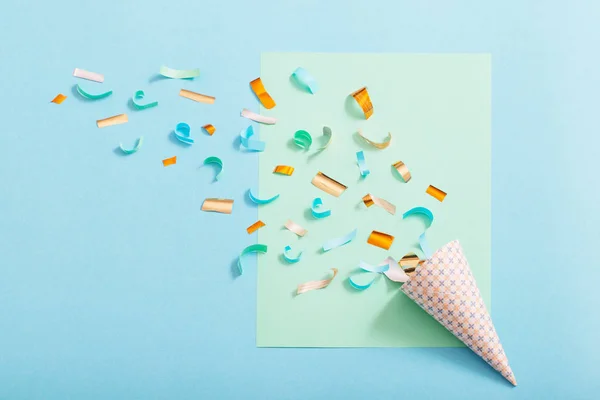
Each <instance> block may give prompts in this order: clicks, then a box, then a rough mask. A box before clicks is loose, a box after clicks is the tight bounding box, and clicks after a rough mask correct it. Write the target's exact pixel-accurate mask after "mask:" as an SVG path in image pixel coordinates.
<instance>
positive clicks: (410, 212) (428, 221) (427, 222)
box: [402, 207, 433, 258]
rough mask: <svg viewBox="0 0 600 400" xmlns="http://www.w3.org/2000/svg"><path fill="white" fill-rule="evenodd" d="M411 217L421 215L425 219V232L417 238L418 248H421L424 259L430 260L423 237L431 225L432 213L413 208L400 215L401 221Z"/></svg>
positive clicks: (429, 251)
mask: <svg viewBox="0 0 600 400" xmlns="http://www.w3.org/2000/svg"><path fill="white" fill-rule="evenodd" d="M412 215H422V216H424V217H425V231H424V232H423V233H422V234H421V235H420V236H419V246H421V250H422V251H423V254H424V255H425V258H430V257H431V250H429V245H428V243H427V237H426V236H425V233H426V232H427V229H429V227H430V226H431V224H432V223H433V213H432V212H431V210H429V209H428V208H425V207H414V208H411V209H410V210H408V211H407V212H405V213H404V214H403V215H402V219H405V218H408V217H410V216H412Z"/></svg>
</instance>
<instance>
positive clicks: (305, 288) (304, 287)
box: [296, 268, 338, 295]
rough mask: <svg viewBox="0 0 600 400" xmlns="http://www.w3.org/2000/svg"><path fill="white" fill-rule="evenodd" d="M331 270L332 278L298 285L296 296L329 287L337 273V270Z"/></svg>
mask: <svg viewBox="0 0 600 400" xmlns="http://www.w3.org/2000/svg"><path fill="white" fill-rule="evenodd" d="M331 270H332V271H333V276H332V277H331V278H329V279H323V280H320V281H310V282H306V283H302V284H300V285H298V289H297V290H296V295H299V294H302V293H306V292H310V291H311V290H317V289H324V288H326V287H327V286H329V284H330V283H331V281H333V279H334V278H335V276H336V275H337V273H338V269H337V268H331Z"/></svg>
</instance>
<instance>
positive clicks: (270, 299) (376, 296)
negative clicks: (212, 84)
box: [256, 53, 491, 347]
mask: <svg viewBox="0 0 600 400" xmlns="http://www.w3.org/2000/svg"><path fill="white" fill-rule="evenodd" d="M297 67H303V68H305V69H306V70H308V71H309V72H310V73H311V74H312V75H313V76H314V77H315V79H316V80H317V82H318V83H319V87H320V88H319V91H318V92H317V93H316V94H314V95H312V94H310V93H308V92H306V91H304V90H302V89H300V88H298V87H296V86H295V85H294V82H293V81H292V80H290V75H291V74H292V72H293V71H294V70H295V69H296V68H297ZM261 78H262V81H263V83H264V85H265V88H266V89H267V91H268V92H269V93H270V95H271V96H272V97H273V99H274V100H275V101H276V103H277V106H276V107H275V108H274V109H272V110H265V109H264V108H262V109H261V113H262V114H263V115H268V116H274V117H276V118H277V119H278V121H277V124H276V125H272V126H265V125H263V126H261V127H260V138H261V140H264V141H265V142H266V143H267V147H266V150H265V152H264V153H261V154H260V157H259V168H260V170H259V193H260V196H272V195H274V194H276V193H280V194H281V197H280V198H279V199H278V200H277V201H275V202H273V203H272V204H269V205H265V206H260V208H259V219H261V220H262V221H264V222H265V223H266V227H265V228H263V229H261V230H259V231H258V236H259V242H260V243H265V244H268V245H269V253H268V254H264V255H261V256H260V257H258V260H259V261H258V286H257V287H258V289H257V290H258V294H257V297H258V300H257V302H258V304H257V339H256V342H257V346H261V347H460V346H462V344H461V343H460V341H458V340H457V339H456V338H455V337H454V336H453V335H452V334H450V333H449V332H448V331H446V330H445V328H443V327H442V326H441V325H440V324H438V323H437V322H436V321H435V320H434V319H433V318H432V317H430V316H429V315H428V314H427V313H425V312H424V311H423V310H421V309H420V308H419V307H418V306H417V305H416V304H415V303H414V302H412V301H411V300H410V299H408V298H407V297H406V296H405V295H404V294H403V293H402V292H401V291H400V290H399V288H400V285H399V284H398V283H394V282H390V281H389V280H387V279H386V278H385V277H381V278H380V279H379V280H378V281H376V282H375V283H374V284H373V285H372V286H371V287H370V288H369V289H368V290H366V291H364V292H358V291H356V290H355V289H353V288H352V287H351V286H350V285H349V284H348V276H349V275H350V274H351V273H353V272H354V271H356V268H357V266H358V263H359V261H360V260H364V261H366V262H368V263H370V264H373V265H375V264H378V263H379V262H380V261H382V260H383V259H384V258H385V257H387V256H392V257H394V258H396V259H397V260H399V259H400V258H401V257H402V256H403V255H404V254H406V253H407V252H410V251H416V250H418V237H419V235H420V234H421V232H422V231H423V228H424V222H423V221H422V220H420V219H419V218H410V219H407V220H402V213H403V212H405V211H406V210H408V209H410V208H412V207H416V206H424V207H427V208H429V209H430V210H431V211H432V212H433V214H434V216H435V220H434V222H433V225H432V227H431V228H430V229H429V231H428V233H427V237H428V239H429V244H430V247H431V249H432V250H435V249H437V248H439V247H440V246H442V245H443V244H445V243H447V242H449V241H451V240H454V239H459V240H460V241H461V243H462V246H463V248H464V251H465V253H466V256H467V258H468V260H469V263H470V266H471V268H472V270H473V274H474V276H475V278H476V280H477V283H478V285H479V289H480V291H481V293H482V295H483V298H484V301H485V302H486V304H487V305H488V307H489V306H490V295H491V293H490V286H491V284H490V260H491V254H490V253H491V133H490V125H491V59H490V56H489V55H487V54H441V55H437V54H318V53H314V54H312V53H263V54H262V57H261ZM363 86H367V88H368V91H369V95H370V97H371V101H372V103H373V107H374V113H373V116H372V117H371V118H369V119H368V120H365V118H364V116H363V115H362V114H361V112H360V109H359V108H358V106H357V104H356V102H355V101H354V99H353V98H352V97H350V96H349V95H350V94H351V93H352V92H354V91H355V90H357V89H359V88H361V87H363ZM324 125H326V126H329V127H331V129H332V131H333V140H332V142H331V144H330V145H329V147H328V148H327V149H326V150H324V151H323V152H322V153H321V154H316V155H315V152H316V150H317V148H318V147H320V146H321V145H322V144H321V143H322V142H321V140H322V138H321V135H322V128H323V126H324ZM358 128H361V129H362V131H363V133H364V135H365V136H367V137H369V138H370V139H371V140H374V141H382V140H383V139H384V138H385V137H386V135H387V133H388V132H391V133H392V142H391V145H390V146H389V147H388V148H387V149H384V150H377V149H375V148H373V147H371V146H369V145H368V144H366V143H364V142H363V141H362V140H361V139H360V138H358V137H357V135H356V131H357V129H358ZM299 129H304V130H306V131H308V132H309V133H310V134H311V135H312V137H313V145H312V148H311V149H310V150H309V151H308V152H304V151H302V150H301V149H299V148H298V147H296V146H295V145H294V143H293V134H294V132H296V131H297V130H299ZM359 150H364V154H365V158H366V163H367V166H368V168H369V169H370V171H371V174H370V175H369V176H367V177H366V178H361V176H360V171H359V168H358V165H357V162H356V152H357V151H359ZM399 160H402V161H403V162H404V163H405V164H406V165H407V166H408V168H409V170H410V172H411V174H412V180H411V181H410V182H408V183H404V182H402V181H401V180H400V179H399V178H398V177H397V176H395V175H394V174H392V167H391V166H392V164H393V163H395V162H396V161H399ZM279 164H284V165H291V166H293V167H295V171H294V174H293V175H292V176H283V175H276V174H273V173H272V171H273V168H274V167H275V166H276V165H279ZM319 171H321V172H323V173H325V174H326V175H328V176H330V177H331V178H333V179H336V180H337V181H339V182H341V183H343V184H344V185H346V186H348V189H347V190H346V191H345V192H344V193H343V194H342V195H341V196H340V197H339V198H336V197H333V196H331V195H329V194H327V193H325V192H323V191H321V190H319V189H318V188H316V187H314V186H313V185H312V184H311V180H312V178H313V177H314V176H315V175H316V174H317V172H319ZM429 185H434V186H436V187H438V188H440V189H442V190H444V191H445V192H447V193H448V195H447V197H446V199H445V200H444V201H443V202H442V203H440V202H439V201H437V200H436V199H434V198H433V197H431V196H429V195H428V194H426V193H425V190H426V189H427V187H428V186H429ZM367 193H371V194H373V195H374V196H377V197H381V198H383V199H386V200H387V201H389V202H391V203H392V204H395V205H396V206H397V213H396V215H395V216H392V215H390V214H388V213H387V212H386V211H385V210H383V209H381V208H378V207H375V206H373V207H371V208H366V207H365V206H364V204H363V203H362V201H361V198H362V197H363V196H364V195H365V194H367ZM315 197H321V198H322V199H323V203H324V207H326V208H330V209H331V210H332V215H331V216H330V217H328V218H325V219H323V220H316V219H314V218H313V217H312V215H311V212H310V206H311V203H312V200H313V199H314V198H315ZM288 219H291V220H293V221H294V222H296V223H298V224H299V225H301V226H303V227H304V228H306V229H307V230H308V233H307V234H306V235H305V236H304V237H302V238H298V237H297V236H296V235H295V234H293V233H291V232H289V231H287V230H285V228H283V225H284V224H285V222H286V221H287V220H288ZM354 228H358V235H357V237H356V239H355V240H354V241H352V242H351V243H349V244H347V245H345V246H343V247H340V248H337V249H333V250H331V251H329V252H327V253H322V251H321V246H322V244H323V243H324V242H326V241H327V240H329V239H331V238H335V237H340V236H343V235H345V234H347V233H348V232H350V231H352V230H353V229H354ZM372 230H379V231H382V232H385V233H389V234H391V235H393V236H395V240H394V243H393V245H392V247H391V248H390V250H389V251H385V250H383V249H380V248H377V247H374V246H372V245H370V244H367V238H368V236H369V234H370V233H371V231H372ZM288 244H289V245H291V246H292V248H293V249H294V250H302V249H303V250H304V254H303V256H302V260H301V261H300V262H299V263H296V264H287V263H285V261H283V258H282V256H281V255H282V253H283V248H284V247H285V246H286V245H288ZM332 267H335V268H338V269H339V274H338V276H337V277H336V278H335V280H334V281H333V282H332V283H331V285H330V286H329V287H328V288H326V289H322V290H317V291H312V292H308V293H305V294H302V295H299V296H295V291H296V286H297V285H298V284H299V283H303V282H306V281H311V280H319V279H325V278H326V277H328V276H329V272H328V271H329V269H330V268H332Z"/></svg>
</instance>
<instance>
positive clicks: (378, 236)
mask: <svg viewBox="0 0 600 400" xmlns="http://www.w3.org/2000/svg"><path fill="white" fill-rule="evenodd" d="M393 242H394V237H393V236H392V235H388V234H387V233H383V232H379V231H373V232H371V234H370V235H369V238H368V239H367V243H369V244H372V245H373V246H377V247H381V248H382V249H386V250H389V249H390V247H391V246H392V243H393Z"/></svg>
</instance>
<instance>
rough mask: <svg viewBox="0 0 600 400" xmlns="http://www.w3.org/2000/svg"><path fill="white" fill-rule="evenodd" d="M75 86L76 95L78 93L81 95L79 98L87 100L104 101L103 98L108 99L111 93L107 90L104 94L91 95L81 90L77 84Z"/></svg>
mask: <svg viewBox="0 0 600 400" xmlns="http://www.w3.org/2000/svg"><path fill="white" fill-rule="evenodd" d="M75 86H76V87H77V93H79V94H80V95H81V97H83V98H86V99H88V100H100V99H104V98H105V97H108V96H110V95H111V94H112V93H113V91H112V90H109V91H108V92H104V93H99V94H91V93H88V92H86V91H85V90H83V88H82V87H81V86H79V84H77V85H75Z"/></svg>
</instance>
